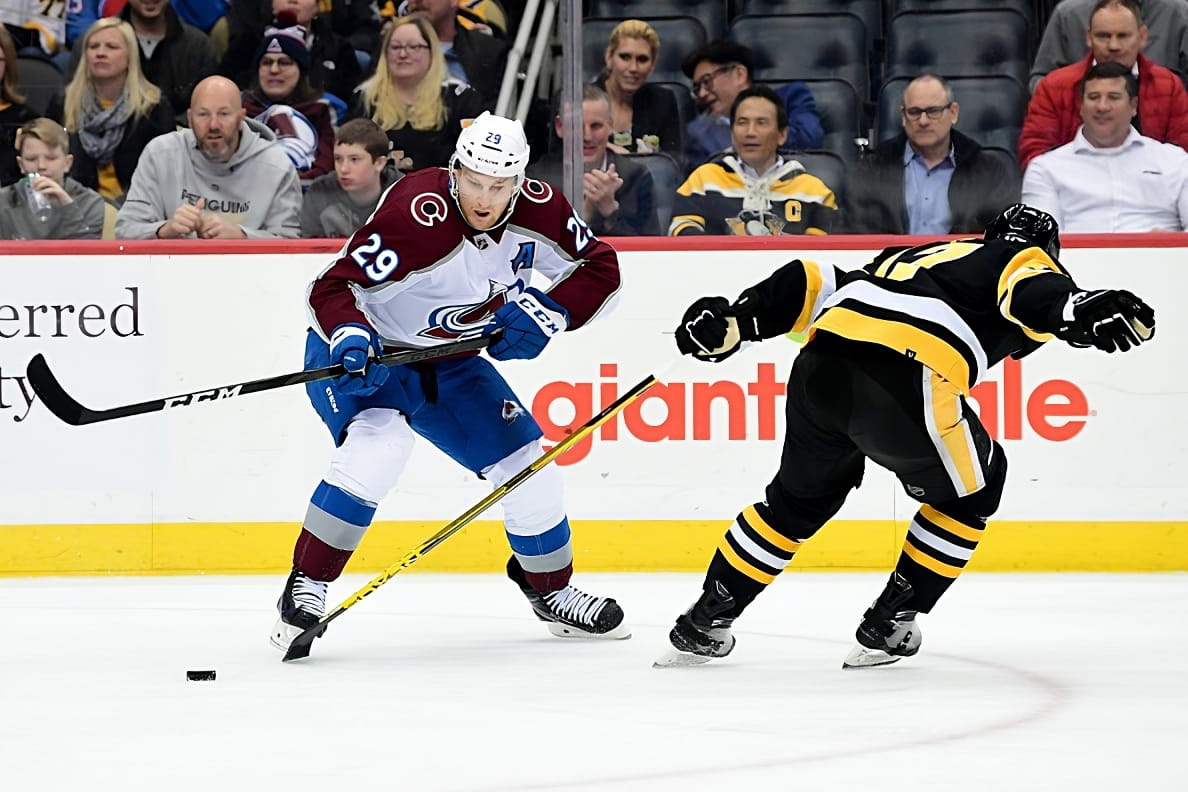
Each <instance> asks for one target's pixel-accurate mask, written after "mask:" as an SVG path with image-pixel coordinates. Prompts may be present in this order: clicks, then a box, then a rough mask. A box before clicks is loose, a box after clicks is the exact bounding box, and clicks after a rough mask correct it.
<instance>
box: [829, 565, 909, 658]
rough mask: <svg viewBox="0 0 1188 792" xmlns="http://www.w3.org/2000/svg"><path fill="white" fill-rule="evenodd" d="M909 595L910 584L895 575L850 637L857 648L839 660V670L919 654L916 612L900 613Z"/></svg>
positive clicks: (903, 611)
mask: <svg viewBox="0 0 1188 792" xmlns="http://www.w3.org/2000/svg"><path fill="white" fill-rule="evenodd" d="M911 596H912V584H910V583H908V582H907V580H905V579H904V578H903V576H902V575H900V574H899V573H898V572H896V573H895V574H894V575H892V576H891V580H890V581H888V582H887V587H886V588H885V589H883V593H882V594H880V595H879V598H878V599H877V600H875V601H874V604H873V605H871V606H870V608H868V609H867V611H866V613H865V614H863V616H862V623H861V624H859V625H858V630H857V632H856V633H855V634H854V637H855V638H857V639H858V645H857V646H855V647H854V648H853V649H851V650H850V653H849V654H848V655H846V659H845V660H843V661H842V668H872V667H874V666H882V665H890V664H891V663H897V662H899V658H901V657H911V656H912V655H914V654H915V653H916V652H918V651H920V641H921V636H920V628H919V627H918V626H917V625H916V611H914V610H900V606H901V605H903V604H904V603H905V602H907V601H908V600H909V599H910V598H911Z"/></svg>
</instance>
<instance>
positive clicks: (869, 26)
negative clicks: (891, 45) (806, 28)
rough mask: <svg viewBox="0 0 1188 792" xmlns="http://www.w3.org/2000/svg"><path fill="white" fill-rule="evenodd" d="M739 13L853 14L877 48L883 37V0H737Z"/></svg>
mask: <svg viewBox="0 0 1188 792" xmlns="http://www.w3.org/2000/svg"><path fill="white" fill-rule="evenodd" d="M736 8H737V9H738V12H737V13H738V15H742V14H748V15H756V14H847V13H848V14H853V15H855V16H856V17H858V18H859V19H861V20H862V24H863V25H865V26H866V43H867V46H868V47H871V48H873V46H874V44H875V42H876V41H878V40H880V39H882V38H883V0H737V3H736Z"/></svg>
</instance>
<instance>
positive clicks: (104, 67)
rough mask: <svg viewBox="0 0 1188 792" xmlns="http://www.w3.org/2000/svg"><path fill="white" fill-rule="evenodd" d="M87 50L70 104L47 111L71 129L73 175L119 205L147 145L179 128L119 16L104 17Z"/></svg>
mask: <svg viewBox="0 0 1188 792" xmlns="http://www.w3.org/2000/svg"><path fill="white" fill-rule="evenodd" d="M78 47H79V49H80V50H81V52H82V55H81V60H79V63H78V67H77V68H76V69H75V70H74V77H73V78H71V80H70V82H69V84H67V86H66V97H65V100H64V103H62V102H55V103H53V105H51V108H50V109H49V110H47V111H46V115H47V116H49V117H50V118H54V119H57V118H61V119H63V120H64V122H65V126H66V130H67V131H68V132H69V133H70V153H71V155H73V157H74V165H73V167H71V169H70V175H71V176H73V177H74V178H75V179H77V180H78V181H79V182H80V183H82V184H83V185H84V186H86V187H90V188H91V189H92V190H95V191H96V192H98V193H99V194H100V195H102V196H103V197H104V198H106V199H107V200H109V201H112V202H114V203H117V204H118V203H120V202H121V201H122V200H123V197H124V193H125V192H127V191H128V188H129V187H130V186H131V184H132V174H133V173H134V172H135V171H136V166H137V162H138V160H139V158H140V152H142V151H143V150H144V147H145V145H146V144H147V143H148V142H149V141H150V140H152V139H153V138H155V137H157V136H158V135H163V134H165V133H166V132H169V131H170V130H172V129H173V128H174V118H173V109H172V108H171V106H170V104H169V100H168V99H167V98H165V97H164V96H162V95H161V89H159V88H158V87H157V86H155V85H153V84H152V83H151V82H149V81H148V80H147V79H145V76H144V73H143V72H142V71H141V70H140V58H139V56H138V55H137V48H136V33H135V32H134V31H133V30H132V26H131V25H129V24H128V23H127V22H125V21H123V20H122V19H120V18H119V17H104V18H102V19H99V20H98V21H96V22H95V23H94V24H92V25H91V27H90V28H88V29H87V32H86V33H84V34H83V37H82V39H81V40H80V41H79V45H78Z"/></svg>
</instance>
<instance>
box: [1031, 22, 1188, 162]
mask: <svg viewBox="0 0 1188 792" xmlns="http://www.w3.org/2000/svg"><path fill="white" fill-rule="evenodd" d="M1146 40H1147V28H1146V27H1145V26H1144V25H1143V18H1142V14H1141V12H1140V10H1139V5H1138V3H1137V2H1135V0H1100V2H1098V3H1097V4H1096V5H1095V6H1094V7H1093V15H1092V16H1091V17H1090V20H1089V38H1088V43H1089V48H1090V52H1089V54H1088V55H1086V56H1085V57H1084V59H1082V60H1081V61H1079V62H1077V63H1074V64H1071V65H1069V66H1065V67H1063V68H1060V69H1057V70H1056V71H1054V72H1052V73H1051V74H1049V75H1048V76H1047V77H1044V78H1043V79H1042V80H1040V83H1039V85H1038V86H1037V87H1036V89H1035V95H1034V96H1032V97H1031V103H1030V104H1029V105H1028V106H1027V116H1026V117H1025V118H1024V120H1023V130H1022V131H1021V132H1020V133H1019V167H1021V168H1026V167H1027V164H1028V163H1029V162H1031V160H1032V159H1033V158H1035V157H1036V156H1037V155H1039V154H1042V153H1044V152H1045V151H1048V150H1050V149H1053V148H1055V147H1056V146H1061V145H1064V144H1065V143H1068V142H1069V141H1070V140H1072V139H1073V135H1075V134H1076V131H1077V126H1078V125H1079V124H1080V106H1081V93H1080V89H1079V87H1078V84H1079V83H1080V81H1081V80H1082V79H1083V78H1084V77H1085V73H1086V72H1088V71H1089V68H1090V67H1091V66H1092V65H1093V64H1094V63H1104V62H1106V61H1111V62H1113V63H1120V64H1122V65H1123V66H1125V67H1126V68H1128V69H1132V70H1133V69H1136V68H1137V70H1138V83H1139V89H1138V116H1137V118H1138V125H1137V126H1138V130H1139V131H1140V132H1142V133H1143V134H1144V135H1146V136H1147V137H1150V138H1154V139H1155V140H1159V141H1163V142H1165V143H1175V144H1176V145H1178V146H1180V147H1188V94H1186V93H1185V92H1184V84H1183V83H1182V82H1180V78H1179V77H1177V76H1176V75H1175V73H1173V72H1172V71H1170V70H1168V69H1166V68H1164V67H1163V66H1159V65H1157V64H1155V63H1152V62H1151V61H1149V60H1147V58H1146V56H1144V55H1143V54H1142V52H1141V50H1142V48H1143V45H1144V44H1145V43H1146Z"/></svg>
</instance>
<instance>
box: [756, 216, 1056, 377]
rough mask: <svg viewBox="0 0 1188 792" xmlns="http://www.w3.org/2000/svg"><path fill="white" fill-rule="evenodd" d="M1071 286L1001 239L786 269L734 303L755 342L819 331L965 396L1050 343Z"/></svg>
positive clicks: (1029, 250) (1047, 260)
mask: <svg viewBox="0 0 1188 792" xmlns="http://www.w3.org/2000/svg"><path fill="white" fill-rule="evenodd" d="M1075 290H1076V285H1075V284H1074V283H1073V281H1072V278H1071V277H1069V275H1068V273H1067V272H1065V270H1064V268H1063V267H1061V266H1060V264H1059V263H1057V262H1056V261H1054V260H1053V259H1052V258H1051V257H1049V256H1048V254H1047V253H1045V252H1044V251H1043V250H1041V249H1040V248H1037V247H1028V246H1026V245H1024V244H1022V243H1018V242H1008V241H1006V240H992V241H988V242H986V241H982V240H980V239H968V240H958V241H953V242H935V243H932V244H928V245H921V246H919V247H911V248H906V247H897V248H888V249H886V250H884V251H883V252H882V253H880V254H879V255H878V256H876V257H875V259H874V260H873V261H872V262H870V263H869V264H867V265H866V266H865V267H863V268H862V269H861V270H855V271H850V272H847V271H845V270H841V269H838V268H836V267H829V266H821V265H818V264H816V263H814V262H811V261H799V260H796V261H791V262H789V263H788V264H785V265H784V266H783V267H781V268H780V269H778V270H777V271H776V272H774V273H772V275H770V276H769V277H768V278H766V279H765V280H763V281H762V282H760V283H758V284H756V285H755V286H753V287H751V288H749V289H747V290H746V291H744V292H743V293H742V295H740V297H739V300H738V301H737V303H736V305H737V306H738V309H739V311H740V314H741V315H745V316H747V317H754V318H755V320H756V327H757V329H758V332H759V335H760V336H761V337H763V338H772V337H774V336H777V335H781V334H783V333H787V332H789V331H797V332H803V331H806V330H807V331H808V333H809V341H808V343H812V337H813V336H814V335H815V334H816V333H818V332H821V331H826V332H829V333H833V334H834V335H838V336H842V337H844V338H850V339H854V340H857V341H865V342H869V343H872V344H879V345H881V346H885V347H888V348H890V349H894V350H896V351H897V352H900V353H902V354H904V355H907V356H909V357H912V358H916V359H917V360H919V361H920V362H921V363H922V364H923V365H925V366H927V367H928V368H929V369H931V370H932V371H935V372H936V373H937V374H939V375H940V376H942V377H944V378H945V379H946V380H948V381H949V382H951V383H953V384H954V385H956V386H957V387H958V388H960V389H961V391H962V392H963V393H966V394H968V392H969V389H970V388H972V387H973V386H974V385H976V384H977V383H978V382H979V381H980V380H981V379H982V378H983V377H985V375H986V372H987V371H988V370H989V369H990V368H991V367H992V366H994V365H995V364H996V363H998V362H999V361H1001V360H1002V359H1003V358H1005V357H1007V356H1008V355H1010V356H1013V357H1015V358H1021V357H1023V356H1024V355H1027V354H1030V353H1031V352H1033V351H1035V350H1036V349H1038V348H1039V347H1040V346H1041V345H1042V344H1043V343H1044V342H1046V341H1049V340H1051V339H1052V337H1053V336H1052V335H1051V333H1052V331H1053V330H1054V329H1055V328H1056V326H1057V324H1058V322H1059V320H1060V312H1061V308H1062V306H1063V305H1064V304H1065V302H1066V301H1067V298H1068V295H1069V294H1071V293H1072V292H1073V291H1075Z"/></svg>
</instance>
